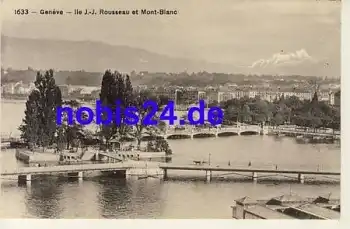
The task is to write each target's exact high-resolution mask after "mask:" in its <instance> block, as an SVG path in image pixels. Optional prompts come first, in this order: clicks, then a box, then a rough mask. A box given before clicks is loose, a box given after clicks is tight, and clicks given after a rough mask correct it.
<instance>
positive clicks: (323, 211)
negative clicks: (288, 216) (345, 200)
mask: <svg viewBox="0 0 350 229" xmlns="http://www.w3.org/2000/svg"><path fill="white" fill-rule="evenodd" d="M294 209H297V210H301V211H303V212H306V213H311V214H314V215H317V216H319V217H322V218H325V219H340V213H339V212H337V211H334V210H331V209H328V208H323V207H320V206H317V205H315V204H303V205H300V206H298V207H294Z"/></svg>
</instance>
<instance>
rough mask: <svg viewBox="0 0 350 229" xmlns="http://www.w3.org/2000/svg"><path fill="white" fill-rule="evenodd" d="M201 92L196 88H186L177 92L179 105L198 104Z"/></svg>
mask: <svg viewBox="0 0 350 229" xmlns="http://www.w3.org/2000/svg"><path fill="white" fill-rule="evenodd" d="M198 95H199V92H198V90H197V89H195V88H186V89H182V90H177V91H176V102H177V104H188V105H189V104H193V103H197V102H198Z"/></svg>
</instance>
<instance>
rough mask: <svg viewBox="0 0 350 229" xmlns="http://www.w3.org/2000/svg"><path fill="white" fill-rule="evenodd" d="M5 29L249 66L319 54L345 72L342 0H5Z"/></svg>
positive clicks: (9, 32) (10, 32) (22, 34)
mask: <svg viewBox="0 0 350 229" xmlns="http://www.w3.org/2000/svg"><path fill="white" fill-rule="evenodd" d="M2 1H3V11H2V13H1V14H2V21H3V23H2V34H3V35H7V36H14V37H25V38H48V39H62V40H92V41H101V42H105V43H108V44H113V45H127V46H130V47H137V48H143V49H146V50H149V51H153V52H156V53H160V54H166V55H168V56H172V57H185V58H191V59H196V60H205V61H209V62H215V63H223V64H232V65H234V66H243V67H247V68H257V67H259V68H267V67H274V66H277V65H281V64H283V65H290V64H296V65H297V64H301V63H302V62H304V61H307V62H317V63H319V66H322V65H323V66H325V67H327V68H334V69H333V70H331V71H333V73H334V74H338V73H339V72H340V12H341V4H340V3H339V2H334V1H328V0H201V1H196V0H176V1H175V0H142V1H140V0H139V1H136V0H115V1H107V0H101V1H96V0H86V1H80V0H75V1H71V0H55V1H54V2H53V1H50V2H49V1H47V0H30V1H28V0H2ZM16 8H29V9H31V10H36V11H39V10H40V9H47V10H50V9H63V10H70V11H72V10H74V9H76V8H79V9H85V8H95V9H100V8H102V9H110V10H112V9H129V10H133V9H144V8H146V9H160V8H166V9H170V10H172V9H176V10H178V12H179V13H178V15H173V16H95V17H88V16H39V15H31V16H18V15H14V14H13V10H14V9H16Z"/></svg>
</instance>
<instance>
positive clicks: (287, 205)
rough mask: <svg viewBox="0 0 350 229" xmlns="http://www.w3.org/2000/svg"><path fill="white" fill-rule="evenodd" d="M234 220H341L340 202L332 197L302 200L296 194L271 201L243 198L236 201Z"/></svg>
mask: <svg viewBox="0 0 350 229" xmlns="http://www.w3.org/2000/svg"><path fill="white" fill-rule="evenodd" d="M231 208H232V218H235V219H339V218H340V201H339V199H332V198H331V195H328V196H319V197H316V198H302V197H300V196H298V195H295V194H289V195H282V196H278V197H274V198H271V199H269V200H255V199H252V198H250V197H247V196H246V197H243V198H241V199H238V200H235V205H233V206H231Z"/></svg>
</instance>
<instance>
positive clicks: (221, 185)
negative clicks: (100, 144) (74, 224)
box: [0, 103, 340, 218]
mask: <svg viewBox="0 0 350 229" xmlns="http://www.w3.org/2000/svg"><path fill="white" fill-rule="evenodd" d="M1 108H2V109H1V132H11V131H12V132H14V129H15V128H16V127H17V126H18V125H19V123H20V122H21V120H22V118H23V115H22V114H23V112H24V103H17V104H14V103H2V107H1ZM169 144H170V146H171V148H172V149H173V153H174V155H173V158H172V163H177V164H178V163H180V164H191V162H192V161H193V160H206V161H208V160H209V157H210V161H211V164H213V165H220V166H221V165H227V164H228V161H230V163H231V166H234V165H237V166H246V165H247V164H248V162H249V161H251V163H252V165H253V166H257V167H268V168H274V167H275V166H276V165H277V166H278V167H279V168H294V169H296V168H304V169H314V170H316V169H317V168H319V169H320V170H337V171H339V170H340V146H339V145H336V144H332V145H326V144H319V145H311V144H297V143H296V142H295V140H294V139H293V138H282V139H275V138H274V137H270V136H231V137H221V138H205V139H193V140H191V139H185V140H169ZM0 160H1V161H0V165H1V166H2V167H3V168H2V169H6V168H13V167H16V166H23V164H21V163H20V162H17V161H16V159H15V157H14V151H13V150H2V151H1V153H0ZM202 173H203V177H202V178H203V179H197V180H190V179H184V175H183V174H180V173H178V172H170V173H169V177H170V179H169V180H167V181H162V180H159V179H144V180H126V181H125V180H124V181H123V180H116V179H113V178H108V177H87V179H86V180H84V181H83V182H78V181H62V180H58V179H56V178H55V177H49V178H45V179H42V180H39V181H35V182H33V183H32V185H31V186H29V187H25V186H24V187H21V186H18V184H17V182H16V181H14V180H13V181H11V180H1V181H2V183H1V195H0V202H1V204H2V207H1V208H0V217H1V218H23V217H25V218H231V208H230V206H231V205H232V204H233V201H234V200H235V199H238V198H241V197H244V196H250V197H253V198H256V199H268V198H271V197H275V196H279V195H283V194H289V193H290V192H293V193H297V194H299V195H301V196H304V197H316V196H317V195H324V194H327V193H330V192H331V193H332V195H333V196H334V197H340V184H339V183H338V182H334V183H333V182H311V183H310V182H306V184H298V183H297V182H276V181H265V182H258V183H253V182H252V181H245V182H238V181H237V180H225V181H220V180H217V179H213V181H212V182H211V183H206V182H205V181H204V172H202ZM180 177H181V178H180ZM197 177H198V178H200V176H198V174H197ZM306 179H308V178H307V177H306ZM325 179H327V178H325Z"/></svg>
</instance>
